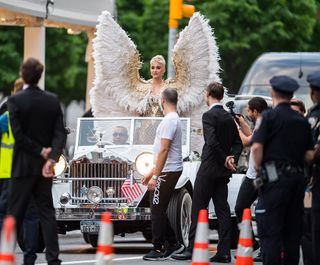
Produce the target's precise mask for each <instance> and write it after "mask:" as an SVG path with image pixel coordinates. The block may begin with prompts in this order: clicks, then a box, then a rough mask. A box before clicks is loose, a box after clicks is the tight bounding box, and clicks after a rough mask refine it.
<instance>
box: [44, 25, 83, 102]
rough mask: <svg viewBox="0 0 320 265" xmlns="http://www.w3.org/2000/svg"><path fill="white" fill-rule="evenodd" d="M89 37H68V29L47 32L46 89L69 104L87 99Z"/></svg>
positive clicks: (52, 29)
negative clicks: (86, 58)
mask: <svg viewBox="0 0 320 265" xmlns="http://www.w3.org/2000/svg"><path fill="white" fill-rule="evenodd" d="M86 46H87V36H86V34H85V33H81V34H80V35H68V34H67V32H66V30H65V29H56V28H47V29H46V80H45V82H46V89H47V90H49V91H52V92H54V93H56V94H58V96H59V98H60V100H61V101H62V102H64V103H65V104H68V103H69V102H70V101H71V100H73V99H75V100H82V99H84V98H85V91H86V87H87V83H86V79H87V64H86V62H85V52H86Z"/></svg>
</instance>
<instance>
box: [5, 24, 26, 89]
mask: <svg viewBox="0 0 320 265" xmlns="http://www.w3.org/2000/svg"><path fill="white" fill-rule="evenodd" d="M22 54H23V28H20V27H4V26H1V30H0V61H1V64H0V86H1V89H0V91H1V93H3V94H4V95H9V94H10V91H11V89H12V87H13V83H14V81H15V80H16V79H17V78H18V77H19V66H20V63H21V60H22Z"/></svg>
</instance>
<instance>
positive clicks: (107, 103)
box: [90, 11, 148, 116]
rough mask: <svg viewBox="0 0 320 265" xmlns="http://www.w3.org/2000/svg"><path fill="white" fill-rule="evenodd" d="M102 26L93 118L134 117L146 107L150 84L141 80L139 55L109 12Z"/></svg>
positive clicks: (101, 20)
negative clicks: (145, 100)
mask: <svg viewBox="0 0 320 265" xmlns="http://www.w3.org/2000/svg"><path fill="white" fill-rule="evenodd" d="M98 22H99V23H98V25H97V31H96V37H95V38H94V40H93V58H94V66H95V79H94V82H93V88H92V89H91V91H90V103H91V106H92V111H93V114H94V116H129V115H130V114H129V113H131V115H132V113H135V112H136V111H137V110H139V108H143V107H144V106H145V105H146V104H145V102H144V100H143V99H144V97H145V95H146V94H147V87H148V84H147V82H146V81H144V80H142V79H141V78H140V76H139V69H140V66H141V62H140V56H139V52H138V50H137V48H136V46H135V44H134V43H133V42H132V40H131V39H130V38H129V37H128V35H127V34H126V32H125V31H124V30H123V29H122V28H121V27H120V26H119V25H118V24H117V23H116V22H115V21H114V19H113V18H112V16H111V14H110V13H109V12H107V11H104V12H102V14H101V15H100V16H99V19H98ZM114 101H116V102H117V104H115V102H114Z"/></svg>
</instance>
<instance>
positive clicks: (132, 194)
mask: <svg viewBox="0 0 320 265" xmlns="http://www.w3.org/2000/svg"><path fill="white" fill-rule="evenodd" d="M121 191H122V193H123V195H124V196H125V197H126V198H127V200H128V202H132V201H134V200H135V199H137V198H139V197H140V196H142V195H143V191H142V189H141V188H140V186H139V184H138V183H137V182H136V181H135V179H134V178H132V183H131V177H130V176H129V177H128V178H127V179H126V180H125V181H124V182H123V184H122V186H121Z"/></svg>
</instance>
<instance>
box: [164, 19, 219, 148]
mask: <svg viewBox="0 0 320 265" xmlns="http://www.w3.org/2000/svg"><path fill="white" fill-rule="evenodd" d="M219 60H220V56H219V51H218V47H217V44H216V40H215V37H214V33H213V30H212V28H211V27H210V25H209V23H208V20H207V19H205V18H204V17H203V16H202V15H201V14H200V13H195V14H194V15H193V16H192V17H191V19H190V21H189V24H188V26H187V27H186V28H185V29H184V30H183V31H182V32H181V33H180V35H179V39H178V41H177V43H176V45H175V46H174V50H173V63H174V66H175V70H176V77H175V79H173V80H169V83H170V87H175V88H176V89H177V90H178V93H179V100H178V111H179V112H180V113H183V114H184V116H188V117H190V118H191V150H193V151H198V152H199V153H201V149H202V146H203V143H204V141H203V130H202V114H203V113H204V112H205V111H207V110H208V107H207V106H206V104H205V103H204V90H205V88H206V87H207V86H208V85H209V84H210V83H211V82H213V81H215V82H221V81H220V77H219V72H220V66H219Z"/></svg>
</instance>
